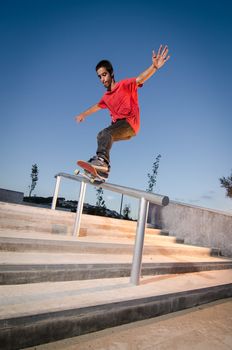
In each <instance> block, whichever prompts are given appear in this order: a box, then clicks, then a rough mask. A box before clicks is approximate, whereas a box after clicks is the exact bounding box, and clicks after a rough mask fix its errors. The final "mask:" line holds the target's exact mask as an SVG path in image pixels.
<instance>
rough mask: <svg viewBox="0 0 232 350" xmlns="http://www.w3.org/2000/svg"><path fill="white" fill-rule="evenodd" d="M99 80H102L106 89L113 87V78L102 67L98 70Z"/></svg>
mask: <svg viewBox="0 0 232 350" xmlns="http://www.w3.org/2000/svg"><path fill="white" fill-rule="evenodd" d="M97 75H98V78H99V79H100V80H101V82H102V84H103V85H104V86H105V88H106V89H109V88H110V87H111V83H112V77H111V75H110V73H109V72H108V71H107V70H106V68H105V67H101V68H99V69H98V70H97Z"/></svg>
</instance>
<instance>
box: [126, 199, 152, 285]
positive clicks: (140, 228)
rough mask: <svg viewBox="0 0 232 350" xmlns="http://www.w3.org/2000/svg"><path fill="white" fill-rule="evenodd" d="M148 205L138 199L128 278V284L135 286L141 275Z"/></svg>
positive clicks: (145, 201) (144, 200)
mask: <svg viewBox="0 0 232 350" xmlns="http://www.w3.org/2000/svg"><path fill="white" fill-rule="evenodd" d="M148 204H149V202H148V201H147V200H146V199H145V198H144V197H142V198H141V199H140V205H139V213H138V222H137V230H136V239H135V246H134V255H133V262H132V268H131V277H130V282H131V283H132V284H134V285H136V286H137V285H138V284H139V279H140V273H141V266H142V255H143V243H144V235H145V228H146V222H147V210H148Z"/></svg>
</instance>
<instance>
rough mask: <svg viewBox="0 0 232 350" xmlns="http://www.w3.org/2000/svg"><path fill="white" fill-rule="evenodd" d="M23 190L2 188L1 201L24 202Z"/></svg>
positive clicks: (0, 190)
mask: <svg viewBox="0 0 232 350" xmlns="http://www.w3.org/2000/svg"><path fill="white" fill-rule="evenodd" d="M23 196H24V193H23V192H17V191H11V190H6V189H4V188H0V201H2V202H8V203H22V202H23Z"/></svg>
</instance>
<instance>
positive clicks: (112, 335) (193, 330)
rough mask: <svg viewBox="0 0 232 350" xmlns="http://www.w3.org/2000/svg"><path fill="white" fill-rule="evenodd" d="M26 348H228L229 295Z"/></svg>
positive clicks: (231, 339) (231, 344)
mask: <svg viewBox="0 0 232 350" xmlns="http://www.w3.org/2000/svg"><path fill="white" fill-rule="evenodd" d="M29 349H38V350H61V349H62V350H74V349H75V350H154V349H155V350H190V349H191V350H218V349H220V350H229V349H232V298H230V299H224V300H220V301H217V302H214V303H210V304H207V305H202V306H199V307H196V308H192V309H189V310H184V311H179V312H175V313H173V314H169V315H166V316H160V317H156V318H152V319H150V320H145V321H140V322H135V323H131V324H127V325H124V326H119V327H115V328H109V329H106V330H104V331H100V332H96V333H91V334H88V335H84V336H80V337H75V338H71V339H66V340H62V341H59V342H55V343H50V344H45V345H40V346H36V347H32V348H28V350H29Z"/></svg>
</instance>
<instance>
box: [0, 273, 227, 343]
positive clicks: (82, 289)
mask: <svg viewBox="0 0 232 350" xmlns="http://www.w3.org/2000/svg"><path fill="white" fill-rule="evenodd" d="M231 296H232V270H220V271H204V272H195V273H189V274H181V275H173V274H172V275H169V274H168V275H163V276H159V275H157V276H144V277H143V278H142V281H141V284H140V285H139V286H136V287H135V286H132V285H131V284H130V283H129V279H128V278H127V277H124V278H114V279H94V280H85V281H72V282H52V283H34V284H24V285H18V286H15V285H12V286H0V305H1V306H0V343H1V347H2V348H3V349H6V350H7V349H11V350H13V349H22V348H25V347H29V346H36V345H38V344H43V343H48V342H53V341H56V340H59V339H65V338H70V337H74V336H78V335H81V334H86V333H90V332H95V331H98V330H101V329H105V328H109V327H114V326H117V325H121V324H126V323H129V322H134V321H138V320H143V319H147V318H151V317H155V316H160V315H164V314H167V313H171V312H175V311H179V310H183V309H187V308H190V307H193V306H197V305H202V304H205V303H209V302H212V301H214V300H218V299H222V298H228V297H231Z"/></svg>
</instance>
